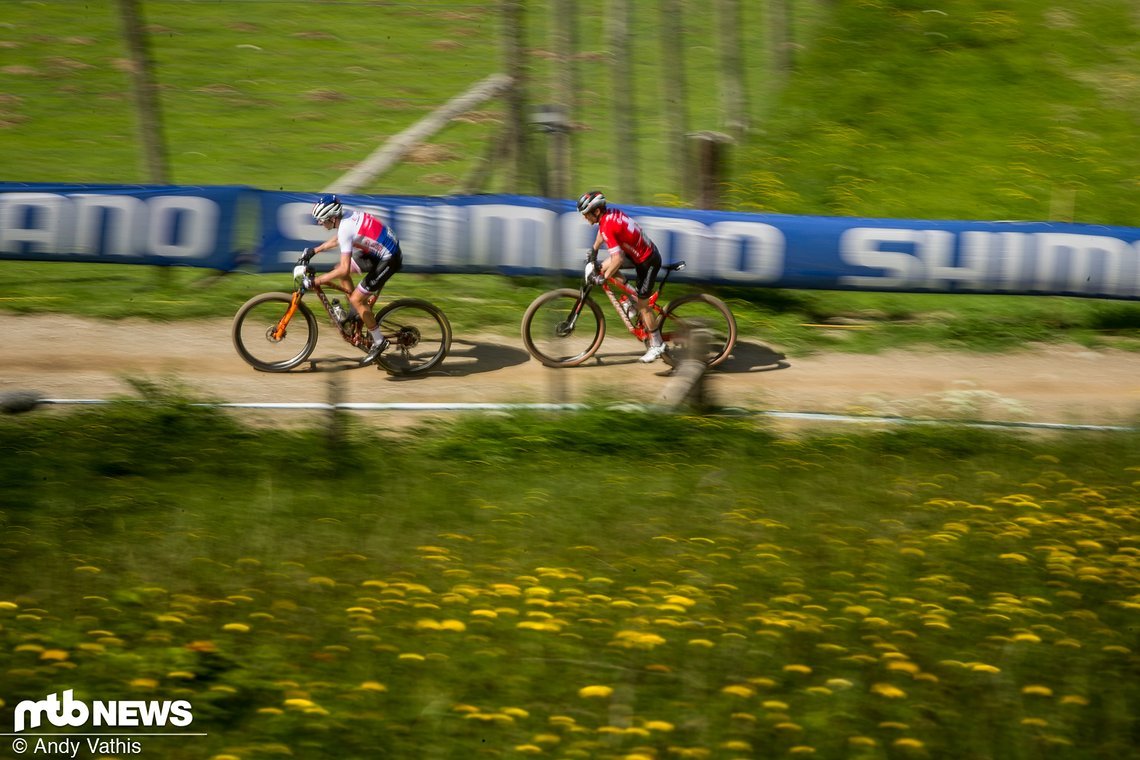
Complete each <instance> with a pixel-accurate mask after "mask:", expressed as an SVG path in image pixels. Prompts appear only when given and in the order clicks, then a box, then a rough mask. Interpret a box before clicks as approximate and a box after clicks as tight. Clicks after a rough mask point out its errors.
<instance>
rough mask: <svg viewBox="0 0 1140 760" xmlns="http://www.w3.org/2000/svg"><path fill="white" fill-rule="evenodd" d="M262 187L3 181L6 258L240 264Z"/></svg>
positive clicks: (0, 212) (0, 254)
mask: <svg viewBox="0 0 1140 760" xmlns="http://www.w3.org/2000/svg"><path fill="white" fill-rule="evenodd" d="M256 192H257V191H255V190H252V189H250V188H243V187H155V186H139V185H53V184H11V183H0V258H4V259H17V260H23V261H82V262H103V263H115V264H160V265H168V266H169V265H179V266H194V267H208V268H211V269H222V270H228V269H233V268H234V266H235V265H236V263H237V260H238V256H239V250H238V249H239V244H238V241H237V232H236V230H237V228H238V224H237V217H238V214H239V211H240V210H241V209H243V208H244V207H247V206H248V204H243V203H242V201H243V198H247V197H248V198H254V197H256ZM255 220H256V217H253V218H252V221H255ZM250 231H251V232H252V228H251V229H250ZM247 237H250V238H252V237H253V236H252V235H251V234H250V235H247Z"/></svg>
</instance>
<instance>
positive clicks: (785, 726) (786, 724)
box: [772, 721, 804, 733]
mask: <svg viewBox="0 0 1140 760" xmlns="http://www.w3.org/2000/svg"><path fill="white" fill-rule="evenodd" d="M772 728H774V729H776V730H777V731H787V732H789V733H798V732H799V731H803V730H804V729H803V726H801V725H799V724H798V723H792V722H791V721H783V722H782V723H777V724H776V725H775V726H773V727H772Z"/></svg>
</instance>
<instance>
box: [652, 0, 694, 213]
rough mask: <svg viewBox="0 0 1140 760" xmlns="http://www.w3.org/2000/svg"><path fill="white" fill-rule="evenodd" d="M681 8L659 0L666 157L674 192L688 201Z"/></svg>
mask: <svg viewBox="0 0 1140 760" xmlns="http://www.w3.org/2000/svg"><path fill="white" fill-rule="evenodd" d="M683 8H684V1H683V0H660V14H661V61H662V62H663V65H662V66H661V74H662V77H661V79H662V82H663V84H664V86H665V92H664V94H663V97H662V100H663V101H664V103H665V109H664V110H665V150H666V151H667V153H668V155H667V156H666V158H667V159H668V161H667V163H668V164H669V166H671V167H672V169H673V184H674V187H675V189H676V192H678V193H680V195H681V197H682V198H685V199H686V200H689V199H691V198H692V196H693V181H692V176H693V174H692V172H691V171H690V165H689V162H688V161H686V160H685V156H686V155H687V151H688V146H687V145H686V142H685V140H686V138H685V135H686V133H687V132H688V131H689V119H688V102H689V101H688V97H687V93H686V90H685V44H684V35H683V34H682V32H681V29H682V27H683V19H682V16H683Z"/></svg>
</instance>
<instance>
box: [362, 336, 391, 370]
mask: <svg viewBox="0 0 1140 760" xmlns="http://www.w3.org/2000/svg"><path fill="white" fill-rule="evenodd" d="M382 340H383V342H382V343H374V344H372V350H371V351H369V352H368V354H367V355H366V356H365V357H364V358H363V359H362V360H361V361H360V363H361V364H371V363H372V362H374V361H376V359H377V358H378V357H379V356H380V354H382V353H384V351H385V350H386V349H387V348H388V345H389V342H388V339H387V338H383V339H382Z"/></svg>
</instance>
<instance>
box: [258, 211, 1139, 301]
mask: <svg viewBox="0 0 1140 760" xmlns="http://www.w3.org/2000/svg"><path fill="white" fill-rule="evenodd" d="M317 197H318V196H317V195H316V194H296V193H266V194H265V195H264V196H263V213H264V217H263V220H262V228H263V229H264V230H270V231H276V233H275V234H272V235H271V236H269V237H267V238H265V239H264V240H263V246H262V249H261V253H262V260H261V269H262V271H285V270H287V269H288V268H289V267H291V266H292V264H293V262H294V261H295V260H296V258H297V256H299V255H300V252H301V249H303V248H304V247H305V246H308V245H313V244H315V243H316V242H318V241H321V240H325V239H327V238H328V234H327V233H326V232H325V231H324V230H323V229H321V228H320V227H317V226H316V225H314V224H313V223H312V218H311V217H310V216H309V212H310V210H311V208H312V204H313V202H314V201H315V200H316V198H317ZM342 200H343V201H344V203H345V205H347V206H349V207H359V208H364V209H366V210H369V211H372V212H374V213H376V214H377V215H378V216H379V217H380V218H381V219H382V220H384V221H385V222H386V223H388V224H390V225H391V226H392V228H393V229H394V231H395V233H396V235H397V236H398V237H399V238H400V240H401V246H402V248H403V251H404V266H405V269H407V270H408V271H419V272H498V273H502V274H546V273H552V272H560V273H563V274H569V275H575V274H577V273H579V272H581V269H582V265H583V263H584V260H585V250H586V248H587V247H588V246H589V245H590V244H591V243H592V242H593V239H594V234H595V232H596V228H593V227H590V226H589V225H587V224H586V222H585V221H584V220H583V219H582V217H581V215H579V214H578V213H577V211H576V209H575V207H574V204H573V203H572V202H570V201H553V200H547V199H540V198H532V197H527V196H511V195H502V196H463V197H452V198H413V197H407V196H344V197H343V198H342ZM622 208H623V209H624V210H625V211H626V212H627V213H629V214H630V216H632V217H633V218H634V219H636V220H637V222H638V224H640V225H641V227H642V228H643V230H644V231H645V232H646V233H647V234H648V235H649V237H650V238H651V239H652V240H653V241H654V242H655V243H657V246H658V248H660V249H661V255H662V256H663V257H664V259H665V261H666V262H673V261H682V260H683V261H685V262H686V264H687V267H686V269H685V270H684V272H682V273H680V274H679V275H678V276H677V279H679V280H683V279H687V280H690V281H694V282H704V283H716V284H728V285H743V286H761V287H772V288H801V289H809V290H811V289H814V290H876V291H892V290H894V291H907V292H936V293H1012V294H1039V295H1075V296H1089V297H1107V298H1122V299H1140V229H1138V228H1135V227H1110V226H1102V225H1087V224H1063V223H1052V222H953V221H926V220H909V219H859V218H847V217H816V216H787V215H781V214H746V213H735V212H720V211H692V210H688V209H664V208H654V207H646V206H622ZM318 263H319V262H318Z"/></svg>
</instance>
